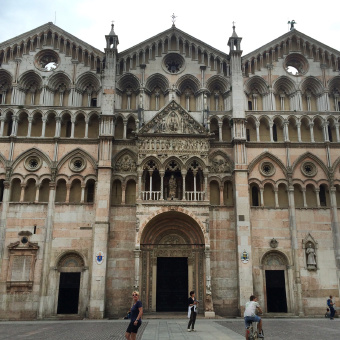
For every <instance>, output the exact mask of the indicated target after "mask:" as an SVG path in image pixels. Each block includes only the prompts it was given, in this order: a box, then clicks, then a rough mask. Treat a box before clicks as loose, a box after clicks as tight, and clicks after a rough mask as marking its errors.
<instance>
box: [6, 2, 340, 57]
mask: <svg viewBox="0 0 340 340" xmlns="http://www.w3.org/2000/svg"><path fill="white" fill-rule="evenodd" d="M234 3H235V4H234ZM0 8H1V10H0V42H3V41H5V40H8V39H11V38H13V37H15V36H17V35H19V34H22V33H24V32H27V31H29V30H32V29H34V28H36V27H38V26H40V25H43V24H45V23H47V22H49V21H52V22H55V21H56V25H57V26H59V27H60V28H62V29H63V30H65V31H67V32H69V33H71V34H73V35H74V36H76V37H78V38H80V39H81V40H84V41H85V42H87V43H89V44H90V45H92V46H94V47H97V48H98V49H100V50H102V51H103V49H104V47H105V37H104V36H105V34H108V33H109V32H110V25H111V21H112V20H114V21H115V23H114V24H115V33H116V34H117V35H118V37H119V42H120V44H119V46H118V50H119V51H123V50H125V49H127V48H129V47H131V46H134V45H136V44H138V43H139V42H142V41H144V40H146V39H148V38H150V37H152V36H154V35H156V34H158V33H160V32H162V31H164V30H166V29H168V28H170V27H171V25H172V21H171V20H172V19H171V15H172V14H173V13H175V15H176V16H177V18H176V22H175V25H176V27H177V28H179V29H180V30H182V31H184V32H186V33H188V34H190V35H192V36H194V37H196V38H198V39H200V40H202V41H204V42H206V43H207V44H209V45H211V46H213V47H215V48H217V49H219V50H221V51H223V52H226V53H227V52H228V46H227V42H228V38H229V36H230V35H231V33H232V22H233V21H235V22H236V32H237V34H238V36H240V37H243V40H242V49H243V54H247V53H249V52H251V51H253V50H255V49H257V48H258V47H261V46H262V45H264V44H266V43H268V42H270V41H271V40H274V39H276V38H277V37H279V36H281V35H282V34H284V33H286V32H287V31H288V30H289V25H287V22H288V21H289V20H293V19H294V20H295V21H296V22H297V24H296V26H295V28H296V29H297V30H299V31H301V32H303V33H304V34H306V35H309V36H311V37H312V38H314V39H316V40H319V41H321V42H323V43H324V44H326V45H328V46H330V47H332V48H335V49H337V50H340V11H339V9H340V5H339V3H338V2H337V1H336V0H322V1H316V0H310V1H308V2H307V1H306V0H303V1H299V0H294V1H292V0H286V1H274V0H271V1H267V0H263V1H261V0H258V1H254V0H245V1H242V0H238V1H237V0H234V1H230V0H229V1H228V0H214V1H207V0H205V1H202V0H195V1H192V0H181V1H178V0H170V1H164V0H163V1H162V0H157V1H153V0H144V1H140V0H139V1H137V0H125V1H124V0H96V1H95V0H54V1H48V0H0ZM55 14H56V15H55Z"/></svg>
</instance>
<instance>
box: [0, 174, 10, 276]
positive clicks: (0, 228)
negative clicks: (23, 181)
mask: <svg viewBox="0 0 340 340" xmlns="http://www.w3.org/2000/svg"><path fill="white" fill-rule="evenodd" d="M9 188H10V182H9V181H7V180H5V181H4V193H3V196H2V204H1V205H2V211H1V215H0V259H1V261H0V272H1V273H2V264H3V262H4V261H2V259H3V252H4V249H5V248H4V245H5V230H6V224H7V213H8V205H9V204H8V202H9V193H10V190H9Z"/></svg>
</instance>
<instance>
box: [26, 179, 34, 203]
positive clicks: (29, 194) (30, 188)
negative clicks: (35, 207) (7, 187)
mask: <svg viewBox="0 0 340 340" xmlns="http://www.w3.org/2000/svg"><path fill="white" fill-rule="evenodd" d="M35 193H36V182H35V179H33V178H30V179H29V180H28V181H27V183H26V187H25V195H24V201H25V202H34V201H35Z"/></svg>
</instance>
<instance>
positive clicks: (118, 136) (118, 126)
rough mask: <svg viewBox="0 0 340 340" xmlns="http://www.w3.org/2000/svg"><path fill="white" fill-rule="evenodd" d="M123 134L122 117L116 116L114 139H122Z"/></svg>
mask: <svg viewBox="0 0 340 340" xmlns="http://www.w3.org/2000/svg"><path fill="white" fill-rule="evenodd" d="M123 135H124V123H123V119H122V117H118V118H117V121H116V127H115V139H123Z"/></svg>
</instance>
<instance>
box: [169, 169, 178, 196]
mask: <svg viewBox="0 0 340 340" xmlns="http://www.w3.org/2000/svg"><path fill="white" fill-rule="evenodd" d="M176 189H177V183H176V179H175V177H174V175H171V177H170V179H169V199H170V200H173V199H174V197H176Z"/></svg>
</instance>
